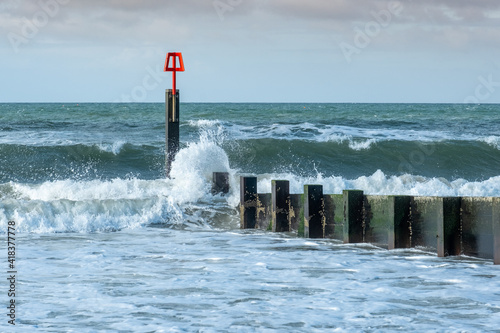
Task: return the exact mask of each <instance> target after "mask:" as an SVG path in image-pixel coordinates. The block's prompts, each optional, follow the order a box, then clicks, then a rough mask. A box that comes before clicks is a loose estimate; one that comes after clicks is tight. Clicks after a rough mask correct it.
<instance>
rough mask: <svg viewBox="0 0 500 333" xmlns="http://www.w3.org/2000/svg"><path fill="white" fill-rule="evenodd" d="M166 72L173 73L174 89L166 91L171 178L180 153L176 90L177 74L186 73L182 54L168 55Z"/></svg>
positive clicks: (166, 133)
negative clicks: (173, 163) (173, 164)
mask: <svg viewBox="0 0 500 333" xmlns="http://www.w3.org/2000/svg"><path fill="white" fill-rule="evenodd" d="M177 59H178V66H177ZM164 72H172V89H167V90H165V160H166V173H167V178H170V170H171V168H172V162H173V161H174V159H175V155H176V154H177V152H178V151H179V90H177V89H176V73H177V72H184V61H183V60H182V53H180V52H169V53H168V54H167V59H166V60H165V68H164Z"/></svg>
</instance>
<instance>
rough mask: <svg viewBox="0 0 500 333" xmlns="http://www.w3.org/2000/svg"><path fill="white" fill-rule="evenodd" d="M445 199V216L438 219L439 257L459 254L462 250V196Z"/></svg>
mask: <svg viewBox="0 0 500 333" xmlns="http://www.w3.org/2000/svg"><path fill="white" fill-rule="evenodd" d="M442 200H443V218H442V219H441V220H439V221H438V244H437V252H438V257H447V256H458V255H460V254H461V252H462V245H461V240H462V234H461V229H462V228H461V221H460V220H461V218H460V207H461V204H462V198H460V197H446V198H442Z"/></svg>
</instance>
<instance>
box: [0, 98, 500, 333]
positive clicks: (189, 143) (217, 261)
mask: <svg viewBox="0 0 500 333" xmlns="http://www.w3.org/2000/svg"><path fill="white" fill-rule="evenodd" d="M164 112H165V111H164V105H163V104H161V103H159V104H65V105H62V104H0V230H1V231H0V236H1V237H4V238H5V237H6V235H5V231H6V230H7V223H8V221H14V222H15V223H16V232H17V233H18V244H17V265H18V267H17V268H18V271H19V280H18V288H19V293H18V296H17V297H18V303H19V305H18V323H19V326H17V327H16V330H19V331H25V332H33V331H44V332H69V331H77V332H234V331H241V332H253V331H256V332H266V331H267V332H271V331H273V332H274V331H279V332H291V331H292V332H323V331H339V332H343V331H348V332H359V331H368V332H372V331H373V332H376V331H384V332H386V331H409V330H415V331H436V332H440V331H452V332H458V331H468V332H482V331H492V332H494V331H497V330H498V322H499V321H500V302H499V301H498V300H499V299H500V298H499V296H500V288H499V287H498V283H497V282H498V278H499V276H500V274H499V271H498V268H497V267H495V266H493V265H492V263H491V262H490V261H485V260H478V259H471V258H464V257H458V258H447V259H437V258H436V257H435V254H432V253H427V252H425V251H422V250H410V251H399V252H398V251H385V250H382V249H378V248H376V247H373V246H370V245H344V244H341V243H339V242H337V241H333V240H325V241H310V240H305V239H298V238H295V235H293V234H286V235H274V234H270V233H266V232H263V231H241V230H239V218H238V211H237V204H238V200H239V188H238V177H239V176H240V175H243V174H244V175H257V176H258V179H259V184H258V186H259V192H270V185H271V180H272V179H289V180H290V181H291V190H292V192H295V193H300V192H301V191H302V186H303V185H304V184H311V183H314V184H316V183H318V184H323V185H324V187H325V193H341V191H342V190H343V189H348V188H351V189H354V188H355V189H361V190H364V191H365V192H366V193H368V194H411V195H443V196H458V195H460V196H500V168H499V165H500V105H463V104H460V105H447V104H190V103H184V104H181V125H180V126H181V150H180V152H179V154H178V156H177V158H176V160H175V162H174V165H173V168H172V179H166V178H165V172H164V165H165V159H164V158H165V157H164V154H165V150H164V144H165V114H164ZM214 171H227V172H229V173H230V177H231V191H230V193H229V195H228V196H226V197H221V196H215V197H214V196H212V195H211V193H210V188H211V177H212V172H214ZM2 235H3V236H2ZM2 244H3V245H2V246H6V242H5V239H2ZM5 251H6V249H5ZM5 251H2V252H4V253H5ZM4 271H6V269H4ZM2 286H3V285H2V284H0V288H4V289H5V287H2ZM0 292H1V294H2V295H3V296H2V297H3V298H1V299H0V301H1V302H2V304H7V301H8V300H7V296H6V293H4V292H3V291H1V290H0ZM10 328H11V327H9V326H6V320H3V321H1V322H0V331H1V332H9V329H10Z"/></svg>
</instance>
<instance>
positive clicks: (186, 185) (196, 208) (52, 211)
mask: <svg viewBox="0 0 500 333" xmlns="http://www.w3.org/2000/svg"><path fill="white" fill-rule="evenodd" d="M199 149H204V148H202V147H191V150H190V151H187V152H186V154H187V153H193V151H195V150H199ZM213 149H214V150H212V148H209V149H207V150H205V151H206V152H208V153H214V152H216V151H217V149H215V148H213ZM181 157H183V155H181ZM196 160H198V159H196ZM189 161H192V159H185V160H184V162H189ZM212 162H213V160H212ZM208 163H210V162H209V161H207V164H208ZM217 163H219V164H218V167H220V168H222V169H223V168H224V167H227V165H225V164H224V163H225V162H224V161H223V160H222V161H218V162H216V164H215V165H217ZM183 166H184V167H185V165H184V164H183V165H178V166H176V168H177V169H175V172H174V176H175V178H173V179H171V180H169V179H157V180H140V179H115V180H112V181H99V180H94V181H88V182H84V181H71V180H65V181H50V182H45V183H43V184H39V185H28V184H19V183H13V182H11V183H8V184H2V185H0V192H1V197H2V200H1V201H0V228H2V230H5V228H4V227H6V225H7V222H8V221H10V220H14V221H16V224H17V226H18V231H19V232H20V233H23V232H24V233H53V232H79V233H90V232H106V231H115V230H121V229H130V228H139V227H144V226H147V225H152V224H163V225H168V226H175V225H185V224H192V225H196V224H197V225H199V226H202V227H207V226H208V225H207V223H210V222H207V220H208V221H210V219H211V218H212V217H214V216H216V215H217V214H219V215H220V214H221V212H223V213H222V214H229V215H230V216H231V219H233V220H235V221H236V220H237V219H238V217H237V213H236V207H237V205H238V202H239V174H238V173H237V172H235V170H229V171H230V178H231V179H230V184H231V191H230V193H229V195H228V196H227V197H225V198H221V197H219V196H215V197H214V196H212V195H211V194H210V186H211V172H213V171H214V169H213V168H210V167H204V166H202V165H200V163H198V165H194V166H192V167H191V168H190V169H189V168H184V169H185V170H184V171H183V172H181V169H182V168H183ZM214 167H215V166H214ZM274 179H287V180H289V181H290V191H291V192H292V193H302V192H303V186H304V185H305V184H322V185H323V187H324V190H323V192H324V193H328V194H341V193H342V191H343V190H345V189H357V190H363V191H364V192H365V194H371V195H413V196H484V197H499V196H500V176H497V177H492V178H489V179H486V180H484V181H478V182H474V181H467V180H464V179H457V180H453V181H449V180H447V179H444V178H429V177H423V176H413V175H409V174H405V175H401V176H388V175H386V174H384V173H383V172H382V171H380V170H378V171H377V172H375V173H373V174H372V175H369V176H362V177H358V178H355V179H347V178H344V177H342V176H324V175H322V174H320V173H318V174H317V175H316V176H312V177H303V176H299V175H297V174H293V173H273V174H265V175H259V176H258V192H259V193H270V192H271V181H272V180H274ZM221 200H222V201H221ZM228 209H229V210H228ZM235 225H237V224H235Z"/></svg>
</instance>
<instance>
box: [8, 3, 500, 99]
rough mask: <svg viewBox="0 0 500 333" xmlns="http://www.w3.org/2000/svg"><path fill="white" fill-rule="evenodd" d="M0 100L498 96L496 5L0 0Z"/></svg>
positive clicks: (499, 6)
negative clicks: (174, 57) (171, 93)
mask: <svg viewBox="0 0 500 333" xmlns="http://www.w3.org/2000/svg"><path fill="white" fill-rule="evenodd" d="M0 35H1V38H0V55H1V59H2V61H1V64H0V72H1V80H0V102H75V103H83V102H128V101H131V102H162V101H163V99H164V90H165V89H167V88H170V87H171V84H172V83H171V74H170V73H164V72H163V64H164V61H165V56H166V53H167V52H169V51H177V52H182V53H183V58H184V63H185V66H186V72H184V73H179V74H178V76H177V77H178V79H177V81H178V82H177V86H178V88H179V89H180V90H181V100H182V101H184V102H407V103H413V102H424V103H435V102H440V103H441V102H442V103H447V102H451V103H463V102H472V103H500V48H499V46H498V45H500V1H498V0H476V1H468V0H420V1H416V0H415V1H411V0H401V1H382V0H350V1H349V0H307V1H305V0H303V1H298V0H254V1H251V0H182V1H180V0H176V1H173V0H143V1H130V0H108V1H106V0H86V1H84V0H29V1H28V0H1V2H0Z"/></svg>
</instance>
